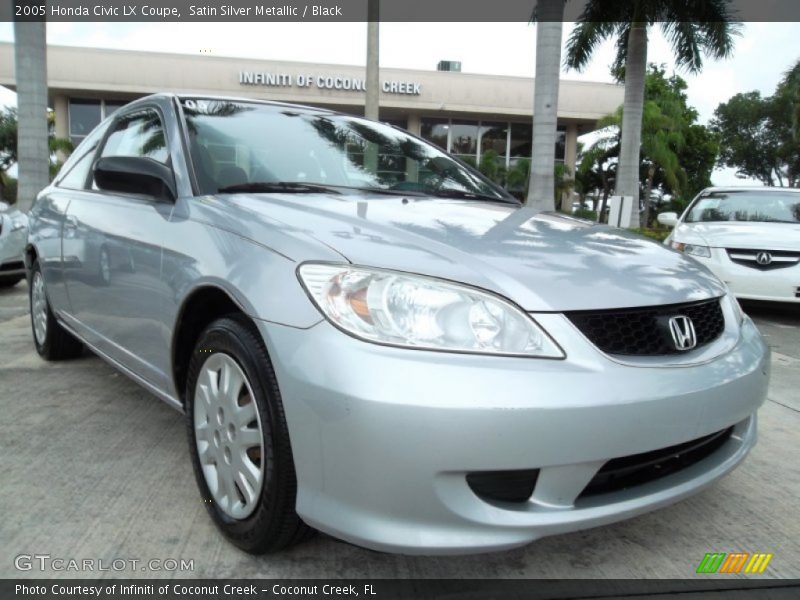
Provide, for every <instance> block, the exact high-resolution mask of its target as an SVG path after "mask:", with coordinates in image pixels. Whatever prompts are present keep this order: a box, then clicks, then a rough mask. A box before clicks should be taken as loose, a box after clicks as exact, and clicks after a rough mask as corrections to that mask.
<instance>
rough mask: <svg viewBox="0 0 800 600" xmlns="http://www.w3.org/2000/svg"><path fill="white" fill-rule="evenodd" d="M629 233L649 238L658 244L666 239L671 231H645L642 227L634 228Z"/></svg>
mask: <svg viewBox="0 0 800 600" xmlns="http://www.w3.org/2000/svg"><path fill="white" fill-rule="evenodd" d="M631 231H635V232H636V233H638V234H640V235H643V236H645V237H649V238H650V239H652V240H656V241H658V242H663V241H664V240H665V239H667V236H668V235H669V232H670V231H672V230H671V229H645V228H644V227H636V228H633V229H631Z"/></svg>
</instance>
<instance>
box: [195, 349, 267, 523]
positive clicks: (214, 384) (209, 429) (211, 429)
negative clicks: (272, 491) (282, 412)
mask: <svg viewBox="0 0 800 600" xmlns="http://www.w3.org/2000/svg"><path fill="white" fill-rule="evenodd" d="M194 434H195V441H196V443H197V455H198V457H199V460H200V465H201V467H202V469H203V475H204V477H205V480H206V485H207V486H208V489H209V491H210V492H211V496H212V497H213V499H214V502H216V504H217V506H219V508H220V510H222V512H224V513H225V514H226V515H228V516H230V517H232V518H234V519H244V518H246V517H248V516H249V515H250V514H251V513H252V512H253V511H254V510H255V508H256V505H257V504H258V499H259V497H260V496H261V488H262V487H263V484H264V436H263V432H262V429H261V419H260V417H259V414H258V409H257V406H256V402H255V397H254V396H253V389H252V388H251V386H250V383H249V382H248V381H247V377H246V375H245V374H244V371H242V369H241V367H240V366H239V365H238V364H237V363H236V361H235V360H234V359H233V358H232V357H231V356H229V355H227V354H223V353H220V352H218V353H215V354H212V355H211V356H209V357H208V359H207V360H206V361H205V362H204V363H203V366H202V367H201V368H200V374H199V376H198V379H197V385H196V386H195V392H194Z"/></svg>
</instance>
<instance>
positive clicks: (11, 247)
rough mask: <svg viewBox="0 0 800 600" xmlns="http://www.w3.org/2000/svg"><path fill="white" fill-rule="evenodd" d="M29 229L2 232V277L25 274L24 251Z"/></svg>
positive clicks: (0, 258)
mask: <svg viewBox="0 0 800 600" xmlns="http://www.w3.org/2000/svg"><path fill="white" fill-rule="evenodd" d="M27 238H28V230H27V229H17V230H15V231H2V232H0V277H6V276H18V275H25V264H24V263H23V260H22V258H23V253H24V252H25V243H26V241H27Z"/></svg>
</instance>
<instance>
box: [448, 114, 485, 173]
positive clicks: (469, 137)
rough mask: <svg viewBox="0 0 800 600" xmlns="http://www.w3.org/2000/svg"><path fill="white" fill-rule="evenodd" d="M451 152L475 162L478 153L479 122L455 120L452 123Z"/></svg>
mask: <svg viewBox="0 0 800 600" xmlns="http://www.w3.org/2000/svg"><path fill="white" fill-rule="evenodd" d="M450 153H451V154H455V155H456V156H458V157H459V158H461V159H472V160H471V162H473V163H474V162H475V160H476V157H477V153H478V124H477V123H476V122H474V121H458V120H455V119H454V120H453V122H452V123H451V125H450Z"/></svg>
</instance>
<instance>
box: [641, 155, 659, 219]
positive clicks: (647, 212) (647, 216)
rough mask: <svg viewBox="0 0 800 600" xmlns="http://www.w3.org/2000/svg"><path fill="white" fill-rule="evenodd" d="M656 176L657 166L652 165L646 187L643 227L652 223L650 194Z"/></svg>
mask: <svg viewBox="0 0 800 600" xmlns="http://www.w3.org/2000/svg"><path fill="white" fill-rule="evenodd" d="M655 176H656V168H655V166H653V165H651V166H650V168H649V169H648V170H647V184H646V185H645V187H644V213H643V216H644V218H643V219H642V227H648V226H649V224H650V194H651V193H652V192H653V178H654V177H655Z"/></svg>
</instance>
